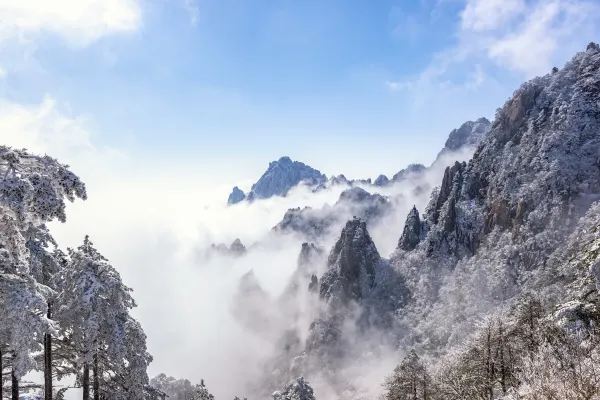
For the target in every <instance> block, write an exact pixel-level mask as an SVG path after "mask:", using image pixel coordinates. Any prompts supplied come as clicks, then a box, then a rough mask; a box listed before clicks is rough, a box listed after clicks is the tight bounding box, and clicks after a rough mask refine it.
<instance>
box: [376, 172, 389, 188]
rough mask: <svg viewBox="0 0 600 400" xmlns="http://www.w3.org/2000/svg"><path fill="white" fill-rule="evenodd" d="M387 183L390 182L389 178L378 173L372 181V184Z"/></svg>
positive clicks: (384, 184)
mask: <svg viewBox="0 0 600 400" xmlns="http://www.w3.org/2000/svg"><path fill="white" fill-rule="evenodd" d="M389 183H390V180H389V179H388V177H387V176H385V175H383V174H382V175H379V176H378V177H377V179H375V181H374V182H373V185H375V186H386V185H387V184H389Z"/></svg>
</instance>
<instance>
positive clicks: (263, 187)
mask: <svg viewBox="0 0 600 400" xmlns="http://www.w3.org/2000/svg"><path fill="white" fill-rule="evenodd" d="M301 182H303V183H306V184H308V185H311V186H316V185H319V184H322V183H325V182H327V177H326V176H325V175H323V174H322V173H321V172H319V171H318V170H316V169H314V168H312V167H309V166H308V165H306V164H304V163H302V162H299V161H292V160H291V159H290V158H289V157H281V158H280V159H279V160H277V161H272V162H270V163H269V167H268V168H267V170H266V171H265V173H264V174H263V175H262V176H261V177H260V179H259V180H258V181H257V182H256V183H255V184H254V185H252V191H251V192H250V193H249V194H248V196H246V195H245V194H244V192H243V191H241V190H240V189H239V188H238V187H237V186H236V187H234V188H233V191H232V192H231V194H230V195H229V199H228V201H227V203H228V204H235V203H239V202H240V201H242V200H244V199H247V198H250V199H268V198H270V197H273V196H285V195H286V194H287V192H288V191H289V190H290V189H291V188H293V187H295V186H296V185H298V184H299V183H301Z"/></svg>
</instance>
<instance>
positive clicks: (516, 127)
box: [265, 44, 600, 400]
mask: <svg viewBox="0 0 600 400" xmlns="http://www.w3.org/2000/svg"><path fill="white" fill-rule="evenodd" d="M599 104H600V48H599V46H597V45H595V44H590V46H588V48H587V50H586V51H585V52H582V53H578V54H577V55H576V56H575V57H574V58H573V59H572V60H571V61H570V62H569V63H567V64H566V65H565V67H564V68H563V69H560V70H559V69H556V68H555V69H554V70H553V71H552V72H551V73H549V74H547V75H545V76H543V77H538V78H535V79H533V80H531V81H529V82H527V83H525V84H523V85H522V86H521V87H520V88H519V89H518V90H517V91H516V92H515V93H514V95H513V96H512V97H511V98H510V99H509V100H508V101H507V102H506V103H505V104H504V106H503V107H502V108H501V109H499V110H498V112H497V114H496V118H495V120H494V122H493V123H491V125H490V123H489V122H488V121H487V120H483V119H480V120H478V121H475V122H474V123H472V122H471V123H467V124H465V125H463V126H462V127H461V128H459V129H458V130H455V131H453V132H452V134H451V138H449V140H448V142H447V144H446V147H445V149H444V150H442V153H443V152H444V151H450V150H452V149H453V148H455V146H457V145H459V144H458V143H462V142H464V143H467V144H471V143H472V142H470V139H466V141H465V138H466V137H471V136H472V137H479V139H478V140H479V145H478V147H477V150H476V152H475V154H474V156H473V158H472V159H471V160H470V161H469V162H468V163H467V162H456V163H454V164H453V165H451V166H448V167H447V168H446V170H445V173H444V175H443V178H442V181H441V182H440V186H439V187H437V188H436V189H435V190H433V191H432V194H431V198H430V202H429V204H428V206H427V207H426V208H425V209H423V210H421V211H420V212H419V210H418V209H417V208H416V207H414V208H412V209H411V210H410V212H409V214H408V216H407V218H406V224H405V227H404V229H403V231H402V233H401V235H400V238H399V241H398V248H397V250H396V251H395V252H394V253H393V255H392V256H391V258H390V259H389V260H386V259H384V258H382V257H381V255H380V254H379V252H378V251H377V248H376V247H375V244H374V242H373V240H372V239H371V237H370V235H369V232H368V228H367V223H366V222H365V221H362V220H361V219H359V218H353V219H350V220H349V221H348V222H347V223H346V224H345V226H344V227H343V228H342V229H341V234H340V236H339V238H338V240H337V241H336V243H335V244H334V246H333V248H332V249H331V252H330V254H329V257H328V260H327V261H322V262H323V263H324V265H323V268H322V270H323V271H324V272H323V273H322V275H321V276H320V277H315V279H314V282H313V285H312V287H313V288H314V287H315V286H317V287H318V288H319V290H318V292H319V298H320V306H319V307H318V309H317V311H318V312H317V314H316V317H315V318H314V320H313V322H312V323H311V324H310V326H309V328H308V335H307V336H306V340H305V341H304V342H302V341H301V340H300V341H296V342H295V343H296V344H295V345H294V347H292V348H289V347H288V348H287V350H286V353H285V355H284V354H283V353H282V354H281V355H280V356H279V357H278V358H277V360H276V361H274V362H273V364H270V367H271V368H272V370H276V371H277V373H273V374H272V375H269V377H266V378H265V379H266V380H267V381H270V382H273V380H276V381H277V383H276V384H275V383H273V384H274V385H275V386H279V387H284V386H285V385H286V384H287V382H289V381H290V380H291V379H292V378H293V377H294V376H300V375H303V376H305V377H307V378H308V379H309V380H310V381H311V382H319V383H318V385H321V386H320V387H327V388H329V389H330V390H333V391H334V392H335V393H337V394H338V396H341V397H342V398H361V397H360V396H361V395H362V394H361V390H360V388H357V387H356V385H353V383H354V382H356V381H357V379H359V378H360V376H361V375H360V374H361V373H362V372H359V371H363V370H364V369H361V368H360V365H362V364H364V363H367V360H369V359H372V358H373V357H375V358H376V359H377V358H378V357H385V356H386V354H388V355H389V353H387V352H390V351H391V352H393V349H394V348H397V347H399V348H401V349H410V348H415V349H416V350H415V351H414V352H410V353H409V355H408V356H407V358H406V359H405V360H404V361H403V364H402V368H397V369H396V371H395V372H394V375H393V376H392V380H391V381H389V382H392V383H390V384H389V385H388V386H387V388H388V390H389V391H390V392H389V396H391V397H389V398H390V399H391V398H403V397H401V396H400V395H399V394H397V393H402V390H404V389H402V384H401V382H403V381H402V379H408V378H407V377H406V376H407V375H406V374H409V373H410V371H411V370H414V371H425V372H423V374H422V375H419V376H421V377H422V379H426V381H425V383H422V382H423V381H419V382H421V383H419V385H421V386H412V387H413V388H414V391H411V392H410V395H411V396H413V394H414V393H419V396H418V397H416V398H425V397H427V398H449V399H457V400H458V399H465V398H474V399H475V398H491V397H490V396H493V397H495V398H504V399H507V400H508V399H514V398H521V397H507V396H508V393H509V391H512V392H511V393H527V392H526V391H527V390H532V389H531V387H532V386H531V385H534V386H535V385H537V384H538V383H539V382H542V381H541V380H542V379H546V378H544V375H543V374H539V373H538V374H533V375H527V370H526V369H525V366H527V365H530V364H531V363H534V362H537V361H535V360H538V359H539V360H540V361H539V364H537V365H538V367H536V368H538V371H551V372H548V374H549V375H548V376H547V378H548V379H550V381H546V384H548V382H550V383H552V379H556V378H553V376H554V375H556V376H559V375H560V374H563V372H564V374H568V373H569V372H568V371H567V370H565V371H563V369H561V368H563V367H561V365H562V364H560V362H559V361H560V360H561V358H560V357H562V359H564V358H569V357H573V356H574V353H573V351H575V350H573V349H574V347H568V346H579V345H580V343H583V342H582V340H583V341H586V342H585V343H587V344H585V343H583V344H585V345H586V346H588V347H585V353H576V356H577V357H580V358H578V360H580V362H585V363H587V364H585V366H583V367H582V369H580V370H579V371H578V372H577V374H579V375H578V379H587V381H586V382H590V380H592V381H591V382H592V383H593V382H595V381H593V379H595V378H594V376H596V375H595V374H593V373H592V372H593V365H594V362H595V361H590V360H593V359H594V358H593V357H596V356H598V354H597V351H596V350H590V349H592V348H591V347H589V345H591V343H596V344H597V343H598V341H597V339H593V336H590V335H591V334H590V333H588V332H591V331H593V332H597V323H598V320H600V317H599V316H598V313H597V310H598V309H600V299H599V296H598V288H599V287H600V284H599V283H598V271H599V270H600V267H598V265H600V255H599V254H600V253H599V252H598V249H599V248H600V233H599V232H600V106H599ZM465 132H467V133H468V134H465ZM484 133H485V135H484ZM478 135H479V136H478ZM446 149H448V150H446ZM354 195H356V196H358V197H361V198H362V199H363V200H358V201H357V203H361V202H362V201H364V200H365V199H367V198H368V196H365V195H364V193H362V192H361V193H358V192H357V193H355V194H354ZM349 197H351V198H352V197H353V195H351V196H349ZM321 212H322V211H321ZM303 213H307V214H308V211H306V210H296V211H295V212H294V213H292V214H294V215H293V216H289V217H288V218H287V220H288V221H287V223H284V221H282V224H280V225H287V226H288V227H290V226H292V225H293V224H292V222H291V221H292V220H294V219H298V218H300V217H299V216H300V215H302V214H303ZM325 214H326V213H325ZM286 216H287V214H286ZM311 218H312V217H311ZM311 218H304V217H302V218H300V219H303V220H305V221H311V220H312V221H313V222H314V221H319V222H320V223H322V222H323V221H326V220H327V218H323V216H320V217H319V218H313V219H311ZM284 220H286V218H284ZM297 225H298V224H297ZM280 229H282V228H280ZM319 229H324V228H323V227H322V226H321V227H320V228H319ZM315 231H318V229H315ZM306 290H308V288H306ZM536 304H537V305H536ZM594 310H595V311H594ZM534 314H535V316H534ZM490 315H492V316H493V318H491V317H489V316H490ZM511 315H515V316H516V317H514V318H513V317H511ZM546 315H547V317H546ZM484 317H486V318H487V319H485V321H488V322H486V324H487V325H484V326H485V327H486V328H485V329H487V331H482V333H481V335H479V334H478V332H479V331H478V329H483V328H481V327H482V325H481V321H482V318H484ZM519 318H521V319H519ZM523 318H529V319H528V321H530V322H528V323H527V324H525V323H524V322H522V321H524V320H523ZM490 321H491V322H490ZM519 321H521V322H519ZM590 321H591V322H590ZM594 321H596V322H594ZM594 327H595V328H594ZM557 329H558V330H557ZM486 332H487V333H486ZM573 333H576V335H575V336H573V335H572V334H573ZM297 335H298V337H303V336H304V334H301V333H298V334H297ZM478 335H479V336H478ZM548 335H553V336H552V337H561V338H562V339H560V340H562V342H552V343H550V344H547V345H546V346H550V347H552V346H554V347H552V348H549V349H548V352H547V353H542V352H543V351H545V350H543V349H544V347H541V345H540V344H539V343H538V342H536V344H535V345H534V344H532V343H533V342H532V341H531V340H533V339H531V338H535V340H536V341H538V340H542V339H541V338H548ZM561 335H562V336H561ZM565 335H566V336H565ZM569 335H571V336H569ZM374 338H376V339H374ZM486 338H487V339H486ZM490 338H492V339H490ZM493 338H499V339H493ZM528 338H530V339H528ZM538 338H539V339H538ZM486 340H487V341H486ZM545 340H548V339H545ZM567 342H568V343H570V344H569V345H568V346H567V345H566V344H564V343H567ZM560 343H563V344H564V345H563V344H560ZM583 344H582V345H583ZM459 345H461V346H462V347H460V346H459ZM486 346H487V347H486ZM519 346H522V347H519ZM556 346H559V347H556ZM560 346H562V347H560ZM565 346H567V347H565ZM386 349H387V350H386ZM479 349H482V350H479ZM485 349H488V350H485ZM490 349H491V350H490ZM519 349H520V350H519ZM577 349H580V348H579V347H577ZM582 349H583V348H582ZM478 351H481V352H480V353H477V352H478ZM486 351H487V353H486ZM492 351H493V352H495V353H492ZM576 351H582V352H583V351H584V350H576ZM594 352H595V353H594ZM486 354H487V355H486ZM492 354H496V355H495V356H493V357H496V358H492ZM501 354H504V356H503V357H508V356H507V354H511V356H510V357H512V358H510V360H509V359H507V358H503V359H500V358H497V357H500V355H501ZM477 357H480V358H477ZM486 357H487V358H486ZM539 357H545V358H539ZM553 357H554V358H553ZM556 357H559V358H556ZM581 357H583V358H581ZM586 357H587V358H586ZM590 357H591V358H590ZM481 360H483V361H485V360H487V361H485V362H487V364H486V365H488V370H487V371H488V372H487V375H483V377H481V378H477V379H481V382H482V383H481V384H479V383H474V382H478V381H476V380H474V381H469V380H468V378H469V376H471V377H472V376H475V375H465V374H471V372H470V371H471V370H470V369H469V368H473V365H475V364H473V363H474V362H479V361H481ZM544 360H546V361H544ZM551 360H558V361H556V363H555V364H552V363H551V362H550V361H551ZM581 360H585V361H581ZM483 361H481V362H483ZM491 362H494V363H498V364H497V366H496V367H497V368H498V369H497V370H492V372H490V370H489V365H490V363H491ZM501 362H502V363H504V364H500V363H501ZM509 363H510V368H514V369H511V370H508V369H507V368H508V365H509ZM527 363H529V364H527ZM432 365H435V366H436V368H435V371H436V372H435V375H428V372H426V371H428V369H427V368H429V367H431V366H432ZM590 368H592V370H590ZM407 371H408V372H407ZM589 371H592V372H589ZM390 372H391V371H390ZM588 372H589V373H588ZM461 374H463V375H461ZM490 374H493V375H490ZM560 376H562V375H560ZM565 376H568V375H565ZM419 379H421V378H419ZM461 379H462V380H461ZM472 379H475V378H472ZM524 379H528V380H529V381H524ZM393 382H397V385H396V386H394V384H393ZM469 382H472V383H469ZM527 382H529V383H527ZM596 383H597V384H598V385H596V386H593V385H592V387H596V388H597V389H598V388H600V382H596ZM459 384H460V385H465V387H466V389H465V388H464V387H463V386H460V387H457V386H456V385H459ZM526 384H527V385H530V386H527V387H525V386H524V385H526ZM539 384H541V383H539ZM569 384H570V383H565V382H563V384H561V385H559V386H560V389H557V393H563V395H562V396H563V397H562V398H575V397H572V396H573V394H569V393H575V392H569V390H570V389H568V388H567V386H568V385H569ZM469 385H471V386H469ZM478 385H479V386H478ZM557 387H558V386H557ZM407 390H408V389H407ZM410 390H413V389H410ZM461 390H465V391H464V392H461ZM573 390H575V389H573ZM577 390H579V389H577ZM593 390H596V389H593ZM598 390H600V389H598ZM394 391H396V392H394ZM394 393H396V395H394ZM436 393H437V394H438V395H439V396H438V397H436ZM440 393H441V394H440ZM444 393H445V394H444ZM461 393H463V394H461ZM465 393H467V394H465ZM490 393H491V394H490ZM565 393H566V394H565ZM592 393H594V392H592ZM595 393H598V392H595ZM394 396H396V397H394ZM398 396H400V397H398ZM407 396H408V395H407ZM423 396H425V397H423ZM477 396H479V397H477ZM565 396H566V397H565ZM411 398H414V397H411ZM525 398H527V397H525Z"/></svg>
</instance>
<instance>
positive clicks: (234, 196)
mask: <svg viewBox="0 0 600 400" xmlns="http://www.w3.org/2000/svg"><path fill="white" fill-rule="evenodd" d="M245 198H246V194H245V193H244V192H243V191H242V190H241V189H240V188H239V187H237V186H235V187H234V188H233V190H232V191H231V194H230V195H229V198H228V199H227V205H232V204H236V203H239V202H240V201H243V200H244V199H245Z"/></svg>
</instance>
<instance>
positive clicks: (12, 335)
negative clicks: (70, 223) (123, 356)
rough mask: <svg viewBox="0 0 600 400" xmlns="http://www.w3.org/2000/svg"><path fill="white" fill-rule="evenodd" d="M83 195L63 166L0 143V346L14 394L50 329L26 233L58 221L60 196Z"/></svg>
mask: <svg viewBox="0 0 600 400" xmlns="http://www.w3.org/2000/svg"><path fill="white" fill-rule="evenodd" d="M86 197H87V195H86V191H85V185H84V184H83V183H82V182H81V181H80V180H79V178H78V177H77V176H76V175H75V174H73V173H72V172H71V171H70V170H69V169H68V166H66V165H62V164H60V163H59V162H58V161H57V160H55V159H53V158H51V157H49V156H37V155H33V154H30V153H28V152H27V151H26V150H16V149H12V148H11V147H8V146H0V326H1V327H3V328H4V329H2V332H1V337H0V340H1V343H0V347H1V348H3V349H4V350H5V351H10V353H11V361H12V379H11V380H12V386H13V390H12V397H13V398H15V399H16V398H18V395H19V390H18V381H19V379H20V378H21V377H22V376H23V375H25V374H26V373H27V372H28V371H30V370H31V369H32V368H34V366H35V365H34V362H33V359H32V358H31V354H32V352H34V351H37V350H39V347H40V343H41V342H42V336H43V335H44V334H46V333H50V332H52V331H53V330H54V326H53V324H52V322H51V321H50V320H49V319H48V317H47V312H48V310H47V299H48V298H49V297H51V295H52V291H51V290H50V289H49V288H48V286H46V285H45V284H44V283H43V282H39V281H37V280H36V276H35V275H34V274H33V273H32V265H31V264H30V262H31V261H30V260H31V257H30V249H29V247H28V245H27V244H28V243H27V237H28V236H29V234H30V233H31V232H32V231H36V230H43V229H44V228H43V225H44V224H45V223H47V222H49V221H52V220H56V219H57V220H59V221H61V222H64V221H65V220H66V214H65V203H66V201H65V200H69V201H74V200H75V199H76V198H81V199H86ZM34 258H35V257H34ZM33 269H34V270H35V268H33Z"/></svg>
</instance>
